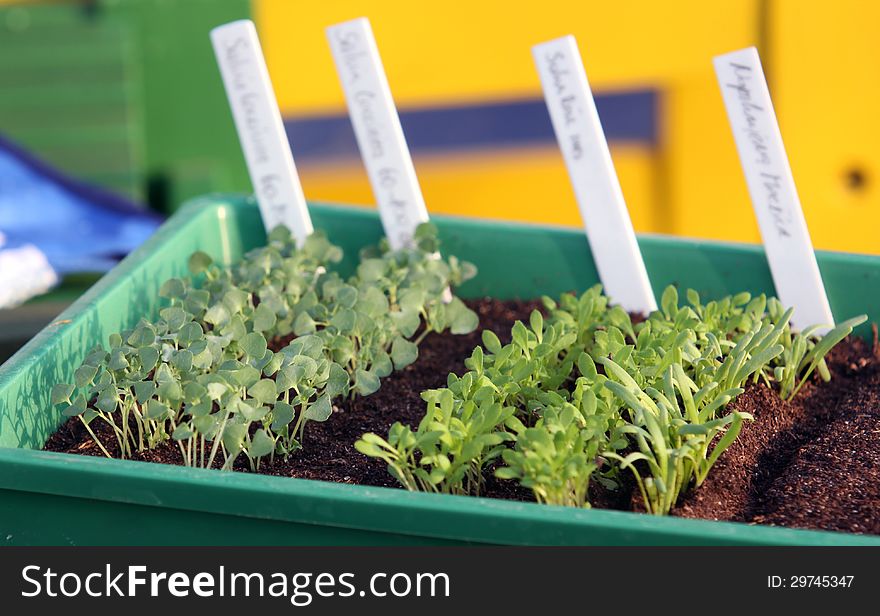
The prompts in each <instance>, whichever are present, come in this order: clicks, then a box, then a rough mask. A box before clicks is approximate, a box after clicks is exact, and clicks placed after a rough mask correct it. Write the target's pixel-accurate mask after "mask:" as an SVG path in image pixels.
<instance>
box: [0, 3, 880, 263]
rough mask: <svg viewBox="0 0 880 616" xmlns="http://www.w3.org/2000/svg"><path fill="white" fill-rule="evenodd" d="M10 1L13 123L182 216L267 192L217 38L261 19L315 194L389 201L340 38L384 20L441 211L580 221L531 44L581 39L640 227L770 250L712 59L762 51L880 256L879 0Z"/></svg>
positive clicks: (23, 135)
mask: <svg viewBox="0 0 880 616" xmlns="http://www.w3.org/2000/svg"><path fill="white" fill-rule="evenodd" d="M0 4H3V5H4V8H3V9H2V10H0V80H3V82H4V87H3V88H2V89H0V132H2V133H4V134H7V135H8V136H10V137H12V138H13V139H15V140H17V141H20V142H21V143H23V144H24V145H25V146H27V147H29V148H31V149H33V150H34V151H35V152H36V153H37V154H38V155H41V156H44V157H46V158H47V159H48V160H49V161H50V162H52V163H53V164H55V165H57V166H59V167H61V168H62V169H64V170H65V171H67V172H69V173H71V174H73V175H77V176H78V177H84V178H86V179H89V180H91V181H96V182H99V183H102V182H103V183H105V184H106V185H109V186H111V187H112V188H114V189H116V190H119V191H120V192H123V193H124V194H128V195H130V196H132V197H134V198H136V199H139V200H147V201H149V202H150V203H151V204H152V205H153V206H154V207H157V208H158V209H164V210H166V211H170V210H172V209H174V208H175V207H176V206H177V205H178V204H179V203H180V202H182V201H183V200H184V199H185V198H187V197H189V196H191V195H194V194H198V193H200V192H207V191H209V190H248V189H249V186H248V184H247V177H246V175H245V174H244V164H243V160H242V158H241V155H240V152H239V151H238V146H237V144H236V143H235V137H234V133H233V131H232V121H231V117H230V116H229V112H228V108H227V107H226V101H225V99H224V98H223V96H222V93H221V91H220V82H219V77H218V74H217V72H216V66H215V65H214V62H213V57H212V54H211V50H210V44H209V40H208V30H209V28H210V27H213V26H215V25H219V24H220V23H223V22H224V21H228V20H230V19H236V18H241V17H246V16H248V15H251V16H252V17H253V19H254V20H255V21H256V23H257V27H258V29H259V32H260V36H261V39H262V41H263V45H264V49H265V52H266V55H267V60H268V64H269V70H270V73H271V76H272V80H273V83H274V86H275V89H276V92H277V95H278V99H279V102H280V105H281V107H282V111H283V115H284V116H285V121H286V127H287V129H288V133H289V135H290V137H291V142H292V147H293V152H294V156H295V158H296V160H297V165H298V167H299V169H300V171H301V175H302V179H303V184H304V188H305V192H306V195H307V196H308V197H309V198H310V199H312V200H321V201H335V202H349V203H355V204H370V203H372V202H373V198H372V195H371V192H370V188H369V184H368V182H367V178H366V174H365V172H364V170H363V167H362V165H361V163H360V160H359V159H358V156H357V150H356V147H355V145H354V138H353V134H352V131H351V127H350V125H349V123H348V119H347V117H346V113H345V106H344V99H343V94H342V89H341V87H340V85H339V83H338V80H337V77H336V72H335V69H334V66H333V63H332V59H331V56H330V52H329V48H328V45H327V41H326V37H325V33H324V29H325V28H326V27H327V26H328V25H330V24H333V23H336V22H339V21H344V20H347V19H351V18H354V17H359V16H367V17H369V18H370V20H371V23H372V26H373V30H374V32H375V34H376V38H377V41H378V45H379V50H380V53H381V55H382V58H383V61H384V63H385V68H386V71H387V74H388V79H389V81H390V85H391V89H392V92H393V95H394V98H395V100H396V102H397V104H398V107H399V109H400V112H401V119H402V123H403V126H404V130H405V132H406V134H407V139H408V141H409V143H410V146H411V149H412V152H413V157H414V159H415V165H416V170H417V173H418V176H419V180H420V182H421V185H422V189H423V191H424V193H425V198H426V201H427V204H428V209H429V211H431V212H433V213H448V214H462V215H468V216H480V217H498V218H511V219H517V220H525V221H535V222H543V223H553V224H566V225H579V224H580V219H579V214H578V209H577V207H576V204H575V201H574V196H573V193H572V191H571V188H570V186H569V182H568V177H567V174H566V172H565V167H564V164H563V161H562V158H561V156H560V154H559V152H558V149H557V147H556V144H555V142H554V140H553V136H552V130H551V128H550V123H549V118H548V116H547V113H546V109H545V108H544V107H543V101H542V98H541V92H540V87H539V82H538V76H537V74H536V71H535V69H534V65H533V62H532V57H531V53H530V47H531V46H532V45H534V44H536V43H539V42H542V41H545V40H548V39H551V38H555V37H558V36H561V35H564V34H574V35H575V36H576V37H577V39H578V42H579V45H580V48H581V52H582V53H583V56H584V64H585V66H586V68H587V72H588V75H589V78H590V81H591V84H592V86H593V89H594V91H595V93H596V98H597V104H598V106H599V111H600V115H601V117H602V121H603V125H604V126H605V130H606V133H607V135H608V138H609V141H610V143H611V150H612V156H613V158H614V162H615V165H616V168H617V172H618V175H619V176H620V180H621V184H622V186H623V192H624V195H625V197H626V200H627V203H628V206H629V209H630V211H631V213H632V217H633V221H634V225H635V228H636V230H637V231H640V232H659V233H671V234H677V235H685V236H695V237H703V238H715V239H723V240H737V241H747V242H757V241H759V236H758V230H757V225H756V223H755V219H754V215H753V213H752V209H751V206H750V203H749V200H748V195H747V192H746V187H745V182H744V180H743V177H742V173H741V170H740V167H739V163H738V161H737V157H736V152H735V148H734V143H733V138H732V136H731V134H730V129H729V126H728V123H727V118H726V116H725V113H724V109H723V106H722V101H721V96H720V93H719V91H718V86H717V84H716V81H715V76H714V73H713V70H712V63H711V59H712V56H713V55H716V54H720V53H724V52H727V51H731V50H734V49H737V48H742V47H745V46H749V45H755V46H757V47H758V49H759V51H760V53H761V56H762V59H763V62H764V65H765V68H766V70H767V76H768V80H769V83H770V88H771V93H772V95H773V99H774V103H775V106H776V111H777V115H778V116H779V120H780V124H781V128H782V133H783V138H784V140H785V143H786V146H787V148H788V154H789V157H790V160H791V164H792V167H793V170H794V176H795V181H796V183H797V186H798V190H799V193H800V196H801V200H802V202H803V206H804V210H805V213H806V217H807V222H808V224H809V227H810V231H811V234H812V237H813V241H814V244H815V245H816V246H817V247H818V248H824V249H836V250H847V251H854V252H867V253H880V242H878V241H877V240H876V239H875V237H874V236H875V233H874V227H875V226H876V225H877V223H878V221H880V191H878V180H880V152H878V149H877V148H876V147H875V143H876V142H877V137H878V136H880V135H878V133H880V119H878V118H877V115H876V113H875V110H876V109H878V108H880V37H877V35H876V32H875V30H876V24H877V23H878V22H880V3H878V2H873V1H869V0H838V1H837V2H833V3H832V2H818V1H815V2H814V1H807V0H715V1H713V2H705V1H699V0H668V1H666V2H657V1H656V0H628V1H626V2H608V1H603V2H600V1H595V0H581V1H566V2H556V3H548V2H509V1H507V2H503V1H500V0H484V1H482V2H474V1H472V0H471V1H467V2H465V1H461V0H453V1H448V2H442V3H440V2H437V3H434V2H410V1H407V2H403V1H391V0H384V1H382V0H373V1H370V2H367V1H364V0H334V1H333V2H306V1H304V0H252V1H251V2H250V3H248V2H247V0H94V1H91V2H82V1H81V2H73V1H71V2H52V3H47V2H27V3H22V2H14V3H10V2H9V1H8V0H0ZM10 5H15V7H13V8H10ZM33 7H40V8H39V9H36V8H33ZM53 7H54V8H53ZM44 9H45V10H44ZM55 9H57V10H55ZM65 11H67V13H68V14H64V13H65ZM37 26H39V27H37ZM28 32H30V34H28ZM90 46H91V47H90ZM74 48H76V49H83V50H86V51H87V52H88V53H86V51H82V53H81V54H80V55H77V54H75V53H71V52H70V51H69V50H70V49H74ZM111 56H112V57H114V58H116V56H118V58H116V59H115V60H114V61H113V62H110V61H109V58H110V57H111ZM78 58H91V60H89V61H90V62H93V64H94V66H95V67H97V68H92V65H90V66H86V65H85V64H82V63H79V62H80V61H79V60H78ZM81 64H82V65H81ZM59 71H67V72H65V73H64V78H63V79H61V78H59V75H61V73H60V72H59ZM74 71H80V74H81V76H78V77H76V78H75V79H74V78H73V77H71V75H73V74H74ZM99 73H100V74H99ZM98 77H100V79H99V78H98ZM89 81H94V82H95V83H96V84H97V85H95V86H90V85H88V82H89ZM99 81H100V83H98V82H99ZM87 95H88V96H87ZM86 99H89V100H88V101H87V100H86ZM16 114H17V115H16ZM114 118H115V119H114Z"/></svg>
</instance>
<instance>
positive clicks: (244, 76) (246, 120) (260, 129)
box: [211, 19, 313, 246]
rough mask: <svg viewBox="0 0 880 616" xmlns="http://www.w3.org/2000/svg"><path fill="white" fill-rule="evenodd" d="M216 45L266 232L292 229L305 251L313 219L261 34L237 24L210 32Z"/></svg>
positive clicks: (247, 24) (249, 24)
mask: <svg viewBox="0 0 880 616" xmlns="http://www.w3.org/2000/svg"><path fill="white" fill-rule="evenodd" d="M211 43H212V44H213V45H214V54H215V55H216V56H217V64H218V65H219V66H220V75H221V76H222V78H223V85H224V87H225V88H226V96H227V97H228V98H229V106H230V108H231V109H232V117H233V119H234V121H235V128H236V130H237V131H238V139H239V141H240V142H241V149H242V151H243V152H244V158H245V162H246V163H247V168H248V173H249V174H250V178H251V183H252V184H253V187H254V193H255V195H256V198H257V204H258V205H259V206H260V214H261V215H262V217H263V225H264V226H265V227H266V231H271V230H272V229H274V228H275V227H277V226H278V225H281V224H283V225H285V226H287V228H288V229H290V231H291V233H293V236H294V238H296V241H297V244H299V245H300V246H301V245H302V243H303V241H305V238H306V237H307V236H308V235H309V234H311V233H312V231H313V227H312V220H311V217H310V216H309V211H308V207H307V206H306V199H305V197H304V196H303V190H302V186H301V185H300V182H299V177H298V176H297V174H296V166H295V165H294V162H293V155H292V154H291V153H290V143H289V142H288V140H287V134H286V133H285V131H284V123H283V122H282V120H281V112H280V111H279V109H278V101H277V100H276V99H275V93H274V92H273V90H272V83H271V82H270V81H269V70H268V68H267V67H266V59H265V58H264V57H263V52H262V49H261V47H260V41H259V39H258V38H257V29H256V27H255V26H254V23H253V22H252V21H250V20H248V19H244V20H240V21H234V22H231V23H228V24H225V25H222V26H219V27H217V28H214V29H213V30H211Z"/></svg>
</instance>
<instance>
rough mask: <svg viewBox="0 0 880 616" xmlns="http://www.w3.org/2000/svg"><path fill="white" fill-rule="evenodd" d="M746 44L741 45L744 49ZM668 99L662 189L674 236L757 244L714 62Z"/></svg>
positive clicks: (665, 101) (675, 87) (677, 86)
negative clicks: (716, 78)
mask: <svg viewBox="0 0 880 616" xmlns="http://www.w3.org/2000/svg"><path fill="white" fill-rule="evenodd" d="M743 46H745V45H740V47H743ZM706 64H707V65H708V67H707V69H706V70H705V71H704V74H703V75H702V77H701V78H699V79H696V78H695V79H693V80H690V81H682V82H680V83H678V84H676V85H675V86H674V87H672V88H670V89H669V90H668V91H667V92H666V95H665V100H664V108H665V111H664V114H665V115H664V117H665V119H666V122H667V127H668V134H669V139H668V140H667V142H666V147H665V148H664V150H663V161H662V163H661V165H662V171H661V172H660V173H661V177H662V183H661V185H662V186H663V187H664V189H665V194H664V195H663V197H662V198H661V202H662V203H664V204H666V206H667V209H668V212H669V216H670V218H671V224H670V226H671V230H672V232H673V233H675V234H676V235H685V236H689V237H700V238H711V239H719V240H729V241H742V242H759V241H760V235H759V233H758V225H757V222H756V220H755V215H754V211H753V210H752V206H751V201H749V196H748V191H747V189H746V184H745V178H744V176H743V173H742V168H741V167H740V164H739V158H738V157H737V154H736V146H735V145H734V141H733V135H732V134H731V132H730V125H729V124H728V121H727V115H726V113H725V111H724V104H723V102H722V100H721V93H720V92H719V90H718V85H717V82H716V80H715V76H714V73H713V69H712V67H711V61H710V59H707V62H706Z"/></svg>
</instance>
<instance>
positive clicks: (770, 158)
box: [714, 47, 834, 331]
mask: <svg viewBox="0 0 880 616" xmlns="http://www.w3.org/2000/svg"><path fill="white" fill-rule="evenodd" d="M714 63H715V73H716V74H717V76H718V84H719V86H720V87H721V94H722V96H723V97H724V106H725V107H726V108H727V117H728V118H729V120H730V127H731V129H732V130H733V137H734V140H735V141H736V149H737V151H738V153H739V159H740V163H741V164H742V168H743V171H744V172H745V176H746V184H747V185H748V189H749V196H750V197H751V199H752V206H753V207H754V209H755V215H756V217H757V219H758V226H759V227H760V229H761V238H762V239H763V241H764V250H765V251H766V253H767V260H768V261H769V263H770V272H771V274H772V275H773V284H774V285H775V286H776V293H777V294H778V296H779V300H780V301H781V302H782V303H783V304H784V305H785V306H791V307H793V308H794V314H793V315H792V323H794V324H796V325H798V326H799V327H805V326H809V325H829V326H830V325H833V323H834V317H833V316H832V314H831V307H830V306H829V305H828V297H827V296H826V294H825V286H824V285H823V284H822V276H821V274H820V273H819V266H818V264H817V263H816V255H815V253H814V252H813V245H812V243H811V242H810V233H809V231H808V230H807V222H806V220H805V219H804V213H803V210H802V209H801V203H800V200H799V199H798V194H797V189H796V188H795V185H794V177H793V176H792V173H791V167H790V166H789V163H788V157H787V156H786V154H785V146H784V145H783V144H782V133H781V132H780V131H779V124H778V123H777V121H776V114H775V113H774V111H773V103H772V101H771V100H770V90H769V89H768V88H767V80H766V78H765V77H764V71H763V69H762V68H761V60H760V58H759V57H758V51H757V50H756V49H755V48H754V47H749V48H748V49H741V50H739V51H734V52H732V53H728V54H724V55H721V56H716V57H715V58H714ZM823 331H827V329H825V330H823Z"/></svg>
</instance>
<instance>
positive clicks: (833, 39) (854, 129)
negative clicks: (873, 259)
mask: <svg viewBox="0 0 880 616" xmlns="http://www.w3.org/2000/svg"><path fill="white" fill-rule="evenodd" d="M771 7H772V13H771V15H770V22H769V23H770V25H771V26H772V29H771V32H770V50H771V56H770V58H769V62H768V67H767V68H768V72H769V73H770V77H771V86H772V94H773V101H774V105H775V107H776V112H777V114H778V116H779V120H780V124H781V127H782V135H783V138H784V139H785V145H786V148H787V150H788V154H789V159H790V160H791V165H792V170H793V172H794V177H795V182H796V183H797V186H798V192H799V194H800V197H801V201H802V202H803V204H804V211H805V213H806V217H807V223H808V224H809V227H810V234H811V235H812V238H813V243H814V244H815V245H816V246H817V247H820V248H828V249H836V250H852V251H858V252H870V253H880V238H878V233H877V228H878V226H880V147H878V143H880V117H878V114H877V110H878V109H880V37H878V35H877V24H878V23H880V3H877V2H868V1H864V0H837V1H836V2H829V3H816V4H815V5H811V7H810V9H809V10H807V9H806V8H805V6H804V3H803V2H796V1H792V0H779V1H776V2H773V3H772V4H771Z"/></svg>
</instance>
